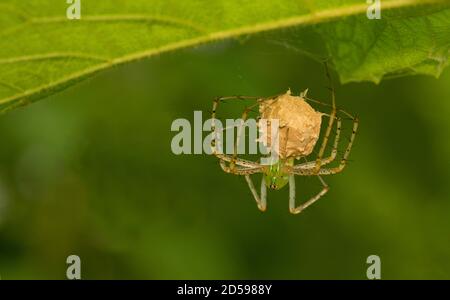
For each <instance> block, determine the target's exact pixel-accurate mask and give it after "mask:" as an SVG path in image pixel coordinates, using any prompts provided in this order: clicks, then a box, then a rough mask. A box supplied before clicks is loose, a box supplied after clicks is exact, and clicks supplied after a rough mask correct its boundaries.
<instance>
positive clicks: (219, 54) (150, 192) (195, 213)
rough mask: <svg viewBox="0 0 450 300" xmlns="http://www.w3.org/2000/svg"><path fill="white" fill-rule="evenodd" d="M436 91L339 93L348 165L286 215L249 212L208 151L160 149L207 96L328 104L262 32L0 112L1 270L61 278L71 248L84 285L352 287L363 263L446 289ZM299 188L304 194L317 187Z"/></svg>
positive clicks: (445, 112)
mask: <svg viewBox="0 0 450 300" xmlns="http://www.w3.org/2000/svg"><path fill="white" fill-rule="evenodd" d="M334 75H335V77H336V74H334ZM449 83H450V72H449V71H447V72H445V73H444V74H443V75H442V76H441V78H440V79H435V78H431V77H423V76H415V77H405V78H398V79H391V80H386V81H383V82H382V83H381V84H380V85H378V86H377V85H374V84H371V83H352V84H347V85H344V86H340V85H338V86H337V101H338V105H340V106H342V107H344V108H346V109H347V110H348V111H351V112H353V113H355V114H357V115H359V117H360V119H361V127H360V132H359V135H358V137H357V140H356V143H355V147H354V149H353V152H352V154H351V157H350V159H351V162H350V164H349V166H348V168H347V169H346V170H345V172H343V173H342V174H338V175H336V176H328V177H327V178H326V180H327V182H328V184H329V185H330V187H331V190H330V192H329V193H328V194H327V195H326V196H325V197H324V198H323V199H321V200H320V201H319V202H317V203H316V204H315V205H313V206H312V207H310V208H308V209H307V210H306V211H305V212H304V213H302V214H300V215H296V216H294V215H291V214H289V211H288V190H287V189H284V190H281V191H276V192H272V191H271V192H269V194H268V211H267V212H266V213H261V212H260V211H259V210H258V209H257V207H256V205H255V202H254V200H253V198H252V195H251V193H250V191H249V190H248V188H247V185H246V183H245V180H244V179H243V178H240V177H238V176H233V175H228V174H225V173H224V172H222V170H221V169H220V167H219V165H218V162H217V160H216V159H215V158H214V157H211V156H207V155H181V156H176V155H173V154H172V152H171V149H170V143H171V139H172V137H173V136H174V135H175V133H173V132H171V131H170V126H171V123H172V121H173V120H174V119H176V118H187V119H190V120H192V119H193V111H194V110H202V111H203V112H204V118H205V119H206V118H208V115H209V111H210V109H211V103H212V101H211V100H212V99H213V98H214V97H215V96H219V95H230V94H242V95H257V96H269V95H273V94H277V93H281V92H284V91H285V90H286V89H287V88H288V87H291V88H292V89H293V91H295V92H296V93H298V92H300V91H302V90H304V89H305V88H309V91H310V92H309V93H310V96H311V97H315V98H319V99H324V98H326V97H327V90H326V87H325V86H326V84H327V83H326V80H325V78H324V71H323V66H322V65H321V64H320V63H318V62H315V61H313V60H311V59H309V58H306V57H305V56H302V55H300V54H299V53H298V52H296V51H293V50H292V49H289V47H286V46H282V45H275V44H273V43H270V42H269V41H268V40H266V39H264V38H262V37H261V38H252V39H251V40H249V41H246V42H245V43H242V42H239V41H231V42H230V41H229V42H222V43H217V44H214V45H207V46H202V47H200V48H197V49H188V50H183V51H179V52H176V53H169V54H165V55H162V56H159V57H156V58H152V59H149V60H146V61H142V62H138V63H134V64H131V65H128V66H125V67H121V68H117V69H115V70H113V71H110V72H106V73H103V74H101V75H99V76H97V77H95V78H94V79H91V80H89V81H87V82H84V83H83V84H81V85H78V86H76V87H74V88H72V89H69V90H66V91H64V92H62V93H60V94H58V95H55V96H53V97H50V98H48V99H45V100H44V101H41V102H38V103H35V104H33V105H31V106H28V107H26V108H22V109H18V110H16V111H13V112H11V113H8V114H6V115H3V116H1V118H0V140H1V146H0V276H1V278H2V279H50V278H51V279H64V278H65V274H66V268H67V265H66V258H67V256H68V255H71V254H76V255H79V256H80V257H81V264H82V278H84V279H364V278H366V269H367V267H368V265H367V264H366V259H367V257H368V256H369V255H372V254H376V255H379V256H380V257H381V265H382V278H383V279H431V278H439V279H450V259H449V256H450V238H449V236H450V218H449V213H450V199H449V195H450V184H449V180H450V168H449V166H450V139H449V129H450V118H449V116H450V101H449V98H450V84H449ZM326 99H327V98H326ZM224 107H225V106H224ZM226 108H227V109H230V110H231V111H232V112H235V116H236V118H237V117H238V116H239V115H240V112H241V110H242V108H243V106H242V105H232V104H227V106H226ZM348 124H349V123H347V128H348ZM256 181H259V178H258V179H256ZM297 189H298V192H297V193H298V197H299V198H298V199H299V200H306V199H307V198H308V196H310V195H311V194H312V193H313V192H314V191H318V190H319V189H320V184H319V181H318V180H317V179H316V178H298V179H297Z"/></svg>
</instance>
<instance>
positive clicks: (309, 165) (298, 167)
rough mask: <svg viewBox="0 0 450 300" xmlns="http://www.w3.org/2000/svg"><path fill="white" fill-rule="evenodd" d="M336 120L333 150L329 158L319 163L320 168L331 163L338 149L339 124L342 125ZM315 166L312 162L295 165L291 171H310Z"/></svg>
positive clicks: (339, 120)
mask: <svg viewBox="0 0 450 300" xmlns="http://www.w3.org/2000/svg"><path fill="white" fill-rule="evenodd" d="M336 120H337V121H336V126H337V127H336V135H335V137H334V144H333V149H332V150H331V154H330V156H328V157H326V158H324V159H322V160H321V163H320V166H321V167H322V166H324V165H327V164H329V163H331V162H333V161H334V160H335V159H336V155H337V149H338V145H339V139H340V135H341V123H342V120H341V118H339V117H336ZM315 166H316V162H315V161H312V162H306V163H302V164H298V165H295V166H294V167H293V168H292V169H293V171H301V170H304V169H310V168H312V167H315Z"/></svg>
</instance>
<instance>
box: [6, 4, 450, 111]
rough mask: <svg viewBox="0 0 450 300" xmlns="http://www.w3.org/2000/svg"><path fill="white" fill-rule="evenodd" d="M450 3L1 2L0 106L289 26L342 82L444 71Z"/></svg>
mask: <svg viewBox="0 0 450 300" xmlns="http://www.w3.org/2000/svg"><path fill="white" fill-rule="evenodd" d="M449 5H450V3H449V1H448V0H390V1H388V0H383V1H382V19H381V20H369V19H368V18H367V17H366V10H367V7H368V4H366V3H365V1H362V0H322V1H311V0H296V1H292V0H273V1H270V0H252V1H244V0H210V1H206V0H132V1H131V0H81V20H69V19H67V17H66V9H67V8H68V6H69V5H68V4H66V1H64V0H60V1H55V0H34V1H23V0H2V2H1V3H0V113H2V112H5V111H7V110H10V109H12V108H15V107H18V106H22V105H25V104H27V103H30V102H33V101H36V100H38V99H41V98H43V97H45V96H48V95H50V94H53V93H55V92H57V91H59V90H62V89H65V88H66V87H69V86H71V85H73V84H75V83H77V82H79V81H80V80H83V79H85V78H87V77H90V76H92V75H94V74H96V73H98V72H100V71H103V70H106V69H110V68H112V67H114V66H117V65H121V64H124V63H128V62H132V61H136V60H139V59H142V58H146V57H151V56H154V55H158V54H160V53H163V52H167V51H172V50H176V49H180V48H185V47H192V46H197V45H200V44H203V43H209V42H213V41H217V40H223V39H229V38H236V37H239V36H243V35H253V34H257V33H262V32H274V31H276V32H277V33H278V34H279V37H281V38H282V37H283V36H284V34H285V33H286V32H288V29H290V30H294V31H297V30H298V32H301V30H303V28H313V29H314V32H316V33H317V34H318V35H320V36H321V37H322V40H323V41H324V43H325V44H326V47H327V49H328V54H327V55H330V56H331V58H332V60H333V62H334V65H335V67H336V70H337V71H338V73H339V74H340V77H341V80H342V81H343V82H348V81H361V80H371V81H375V82H379V81H380V80H381V78H383V76H385V75H386V74H388V75H397V74H401V73H404V72H408V73H423V74H431V75H435V76H438V75H439V74H440V73H441V72H442V70H443V69H444V67H446V66H447V65H448V56H449V49H450V6H449ZM300 39H301V38H300ZM289 42H292V43H294V44H295V43H296V42H298V41H295V40H294V41H292V39H291V40H289V38H288V37H286V43H289Z"/></svg>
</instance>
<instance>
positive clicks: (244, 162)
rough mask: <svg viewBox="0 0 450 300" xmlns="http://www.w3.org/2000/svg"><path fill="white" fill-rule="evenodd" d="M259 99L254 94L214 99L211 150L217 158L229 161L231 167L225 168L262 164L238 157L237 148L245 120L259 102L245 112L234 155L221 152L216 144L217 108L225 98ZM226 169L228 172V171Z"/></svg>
mask: <svg viewBox="0 0 450 300" xmlns="http://www.w3.org/2000/svg"><path fill="white" fill-rule="evenodd" d="M257 99H259V97H254V96H227V97H218V98H216V99H214V101H213V109H212V116H211V121H212V122H211V130H212V131H213V133H214V134H213V138H212V140H211V148H212V149H211V150H212V154H213V155H215V156H216V157H217V158H219V159H220V160H224V161H227V162H228V163H229V165H230V166H229V167H226V168H225V169H224V170H227V171H229V170H230V169H231V170H232V169H233V168H235V166H236V165H238V166H243V167H251V168H256V167H259V166H260V165H259V164H258V163H256V162H251V161H247V160H243V159H239V158H237V149H238V143H239V140H240V134H241V132H242V127H243V125H244V123H245V120H246V119H247V115H248V113H249V111H250V110H251V109H252V108H253V107H254V106H256V105H259V103H256V104H254V105H251V106H250V107H248V108H247V109H246V110H245V111H244V114H243V118H244V116H245V119H244V120H243V122H242V123H241V126H240V127H239V129H238V136H237V143H236V142H235V143H234V149H233V155H232V156H230V155H226V154H221V153H219V151H218V150H217V144H216V140H217V137H216V134H215V133H216V123H215V120H216V112H217V109H218V107H219V103H220V102H222V101H225V100H257ZM224 165H225V164H224V163H223V162H222V161H221V166H222V169H223V168H224ZM227 171H226V172H227Z"/></svg>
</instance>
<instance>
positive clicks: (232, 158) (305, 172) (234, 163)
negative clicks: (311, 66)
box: [211, 70, 359, 214]
mask: <svg viewBox="0 0 450 300" xmlns="http://www.w3.org/2000/svg"><path fill="white" fill-rule="evenodd" d="M327 77H328V79H329V81H330V83H331V84H330V85H331V87H330V92H331V103H332V104H331V105H330V104H326V103H323V102H321V101H318V100H314V99H311V98H308V97H307V96H306V92H307V91H305V92H303V93H302V94H301V96H302V97H303V98H304V99H305V100H306V101H309V102H314V103H317V104H320V105H324V106H328V107H331V113H330V114H323V115H324V116H326V117H328V125H327V128H326V131H325V136H324V138H323V140H322V144H321V146H320V149H319V152H318V155H317V157H316V159H315V161H309V162H304V163H300V164H297V165H295V164H294V160H295V159H296V158H294V157H288V158H286V159H280V160H278V162H277V163H275V164H272V165H262V164H260V163H257V162H253V161H249V160H244V159H241V158H238V157H237V154H236V153H237V143H235V144H234V151H233V153H234V154H233V155H227V154H221V153H218V151H217V149H216V141H215V139H214V138H213V141H212V143H211V145H212V152H213V154H214V155H215V156H216V157H217V158H219V161H220V166H221V167H222V169H223V170H224V171H225V172H227V173H231V174H235V175H243V176H245V179H246V181H247V183H248V186H249V188H250V190H251V192H252V194H253V197H254V198H255V200H256V203H257V205H258V208H259V209H260V210H261V211H265V210H266V207H267V186H268V187H269V188H270V189H272V190H278V189H281V188H283V187H284V186H285V185H286V184H288V183H289V211H290V212H291V213H292V214H298V213H300V212H302V211H303V210H304V209H306V208H307V207H308V206H310V205H311V204H313V203H314V202H316V201H317V200H319V199H320V198H321V197H322V196H323V195H325V194H326V193H327V192H328V190H329V186H328V185H327V184H326V183H325V181H324V180H323V179H322V176H321V175H333V174H337V173H340V172H342V171H343V169H344V168H345V166H346V163H347V159H348V157H349V154H350V150H351V148H352V145H353V142H354V139H355V136H356V131H357V129H358V124H359V120H358V118H356V117H353V116H352V115H350V114H349V113H347V112H345V111H344V110H341V109H337V108H336V103H335V102H336V101H335V92H334V88H333V84H332V82H331V77H330V75H329V73H328V70H327ZM277 97H278V96H275V97H269V98H260V97H252V96H229V97H219V98H216V99H215V100H214V102H213V109H212V130H213V131H214V130H215V125H214V124H215V123H214V120H216V110H217V108H218V106H219V103H221V102H222V101H225V100H254V101H255V100H256V103H255V104H253V105H250V106H248V107H247V108H246V109H245V110H244V112H243V114H242V120H243V121H245V120H247V118H248V114H249V112H250V111H251V110H252V109H253V108H255V107H257V106H259V105H260V104H261V103H262V102H264V101H267V100H271V99H275V98H277ZM337 112H341V113H343V114H344V115H346V116H347V117H349V118H350V119H351V120H353V129H352V134H351V136H350V140H349V142H348V145H347V147H346V150H345V152H344V155H343V157H342V159H341V160H340V162H339V165H338V166H336V167H332V168H324V166H325V165H327V164H329V163H331V162H333V161H334V160H335V158H336V156H337V149H338V145H339V137H340V133H341V121H342V119H341V117H339V116H337ZM335 121H336V135H335V138H334V144H333V148H332V150H331V154H330V155H329V156H328V157H324V153H325V149H326V147H327V144H328V140H329V137H330V133H331V130H332V128H333V124H334V122H335ZM241 129H242V126H241V127H240V128H239V129H238V134H237V141H239V140H240V132H241ZM303 159H306V158H305V157H303ZM257 173H262V174H263V179H262V182H261V193H260V195H258V192H257V191H256V189H255V186H254V184H253V182H252V179H251V178H250V175H252V174H257ZM295 175H299V176H317V177H318V179H319V180H320V182H321V184H322V187H323V188H322V190H321V191H320V192H319V193H318V194H317V195H315V196H314V197H312V198H310V199H309V200H308V201H306V202H304V203H303V204H300V205H299V206H296V204H295V203H296V201H295Z"/></svg>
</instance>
